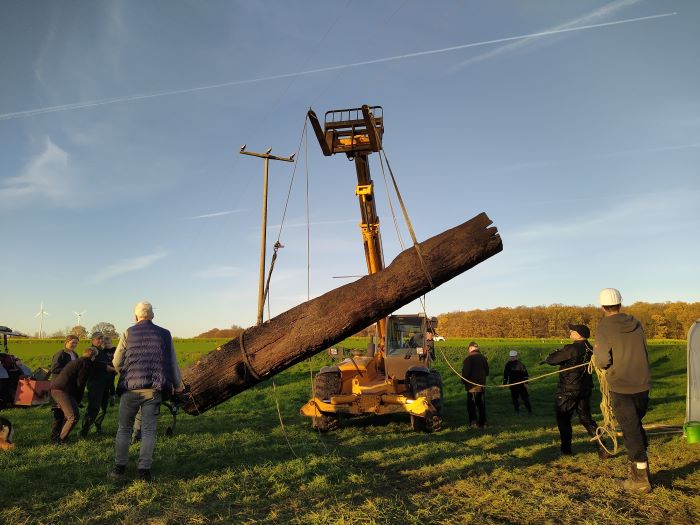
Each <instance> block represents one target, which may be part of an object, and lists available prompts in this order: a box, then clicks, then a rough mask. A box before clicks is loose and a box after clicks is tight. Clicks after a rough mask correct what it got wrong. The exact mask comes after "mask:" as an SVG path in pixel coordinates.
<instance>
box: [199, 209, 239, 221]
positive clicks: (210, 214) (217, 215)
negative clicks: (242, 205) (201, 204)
mask: <svg viewBox="0 0 700 525" xmlns="http://www.w3.org/2000/svg"><path fill="white" fill-rule="evenodd" d="M241 211H243V210H227V211H217V212H215V213H205V214H204V215H195V216H194V217H190V219H208V218H209V217H221V216H223V215H231V214H232V213H240V212H241Z"/></svg>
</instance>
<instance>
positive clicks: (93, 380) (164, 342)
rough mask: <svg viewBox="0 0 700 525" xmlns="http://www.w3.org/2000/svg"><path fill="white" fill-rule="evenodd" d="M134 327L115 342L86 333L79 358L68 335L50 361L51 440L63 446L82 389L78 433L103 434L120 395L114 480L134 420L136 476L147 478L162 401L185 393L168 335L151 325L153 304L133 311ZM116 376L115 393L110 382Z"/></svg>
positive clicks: (142, 304)
mask: <svg viewBox="0 0 700 525" xmlns="http://www.w3.org/2000/svg"><path fill="white" fill-rule="evenodd" d="M134 322H135V324H134V325H133V326H131V327H130V328H128V329H127V330H126V331H125V332H124V333H123V334H122V336H121V338H120V339H119V344H118V345H117V347H116V348H114V347H112V341H111V338H109V337H105V336H104V335H103V334H102V333H100V332H95V333H93V334H92V335H91V346H90V347H88V348H86V349H85V350H84V351H83V353H82V357H78V355H77V354H76V352H75V348H76V347H77V344H78V338H77V337H75V336H68V337H67V338H66V341H65V344H64V348H63V349H62V350H61V351H59V352H58V353H57V354H56V355H55V356H54V358H53V362H52V366H51V396H52V397H53V400H54V407H53V410H52V412H53V422H52V427H51V441H52V442H53V443H57V444H66V443H67V442H68V439H69V436H70V435H71V432H72V431H73V429H74V428H75V426H76V425H77V423H78V420H79V419H80V413H79V407H80V403H81V402H82V400H83V397H84V393H85V390H86V388H87V408H86V409H85V414H84V416H83V425H82V428H81V431H80V433H81V435H82V436H87V435H88V434H89V432H90V429H91V427H92V426H93V425H94V426H95V431H96V432H97V433H98V434H100V433H102V422H103V421H104V418H105V415H106V414H107V407H108V406H109V404H110V401H112V402H113V399H114V398H113V396H114V394H115V392H116V394H119V396H120V398H119V426H118V430H117V434H116V439H115V454H114V467H113V469H112V471H111V472H110V477H111V478H113V479H119V478H122V477H123V476H124V475H125V474H126V466H127V464H128V462H129V445H130V444H131V440H132V434H133V433H134V432H133V430H134V425H135V422H136V420H137V416H138V419H139V420H140V421H139V425H140V441H141V444H140V450H139V460H138V464H137V472H138V477H139V478H140V479H143V480H145V481H150V480H151V464H152V461H153V451H154V449H155V443H156V428H157V422H158V414H159V412H160V404H161V402H162V401H163V400H164V399H165V398H166V397H167V396H170V395H173V394H175V393H178V392H182V391H183V390H184V385H183V383H182V379H181V376H180V369H179V367H178V364H177V358H176V356H175V348H174V346H173V340H172V336H171V334H170V332H169V331H168V330H166V329H165V328H161V327H160V326H157V325H155V324H154V323H153V306H152V305H151V304H150V303H148V302H146V301H142V302H140V303H138V304H137V305H136V306H135V307H134ZM115 377H118V381H117V384H116V389H115V385H114V379H115Z"/></svg>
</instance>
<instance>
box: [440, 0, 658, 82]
mask: <svg viewBox="0 0 700 525" xmlns="http://www.w3.org/2000/svg"><path fill="white" fill-rule="evenodd" d="M639 1H640V0H618V1H616V2H611V3H609V4H607V5H604V6H603V7H601V8H599V9H596V10H595V11H591V12H590V13H588V14H586V15H583V16H580V17H578V18H574V19H571V20H569V21H567V22H564V23H562V24H559V25H556V26H554V27H550V28H549V29H545V30H544V31H541V32H538V33H533V34H531V35H525V36H523V37H521V38H520V39H518V40H515V41H512V42H509V43H508V44H505V45H502V46H500V47H497V48H496V49H492V50H490V51H486V52H485V53H481V54H480V55H476V56H474V57H472V58H469V59H467V60H465V61H463V62H460V63H459V64H457V65H456V66H454V67H453V68H452V71H453V72H454V71H457V70H459V69H462V68H464V67H466V66H468V65H470V64H474V63H476V62H481V61H483V60H488V59H490V58H494V57H498V56H500V55H504V54H507V53H512V52H515V51H517V50H519V49H523V48H525V47H529V46H532V45H533V44H535V43H536V42H542V40H541V38H540V37H543V36H551V35H554V34H561V33H564V32H570V31H573V30H576V29H583V28H581V27H578V28H577V27H576V26H580V25H581V24H586V23H589V22H594V21H596V20H599V19H601V18H605V17H607V16H610V15H612V14H614V13H615V12H616V11H619V10H620V9H622V8H624V7H627V6H630V5H633V4H636V3H639ZM644 18H646V17H644ZM634 20H638V19H634ZM613 23H615V22H613ZM602 25H607V24H602ZM592 27H600V26H592ZM592 27H590V28H592ZM586 29H589V27H586ZM550 43H551V41H550Z"/></svg>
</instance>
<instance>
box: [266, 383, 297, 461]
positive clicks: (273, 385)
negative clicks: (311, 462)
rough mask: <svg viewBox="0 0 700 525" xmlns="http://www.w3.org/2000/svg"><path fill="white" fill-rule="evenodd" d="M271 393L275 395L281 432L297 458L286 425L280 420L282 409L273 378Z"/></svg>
mask: <svg viewBox="0 0 700 525" xmlns="http://www.w3.org/2000/svg"><path fill="white" fill-rule="evenodd" d="M272 393H273V394H274V396H275V406H276V407H277V417H278V418H279V420H280V426H281V427H282V433H283V434H284V439H285V441H286V442H287V446H288V447H289V450H291V451H292V454H294V457H295V458H297V459H299V456H297V453H296V452H294V447H292V444H291V443H290V442H289V436H288V435H287V427H285V426H284V421H283V420H282V411H281V410H280V402H279V399H278V397H277V385H275V380H274V379H273V380H272Z"/></svg>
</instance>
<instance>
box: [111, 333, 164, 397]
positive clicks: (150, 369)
mask: <svg viewBox="0 0 700 525" xmlns="http://www.w3.org/2000/svg"><path fill="white" fill-rule="evenodd" d="M171 347H172V337H171V335H170V332H169V331H168V330H166V329H165V328H161V327H160V326H157V325H155V324H153V321H151V320H143V321H139V322H138V323H136V324H135V325H134V326H132V327H130V328H128V329H127V330H126V350H125V351H124V361H123V364H122V368H121V370H120V375H119V382H118V384H117V389H118V391H119V392H124V391H127V390H139V389H142V388H152V389H153V390H160V391H166V392H170V391H171V390H172V388H173V383H174V378H173V372H172V362H171Z"/></svg>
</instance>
